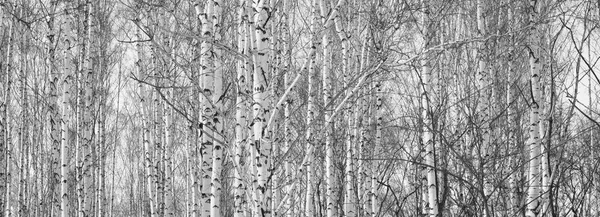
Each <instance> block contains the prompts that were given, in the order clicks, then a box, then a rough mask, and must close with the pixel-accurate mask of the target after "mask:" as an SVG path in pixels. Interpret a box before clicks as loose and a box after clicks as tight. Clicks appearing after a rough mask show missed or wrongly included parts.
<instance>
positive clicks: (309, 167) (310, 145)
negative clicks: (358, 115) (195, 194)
mask: <svg viewBox="0 0 600 217" xmlns="http://www.w3.org/2000/svg"><path fill="white" fill-rule="evenodd" d="M317 7H318V0H312V8H311V9H310V10H311V11H312V20H311V23H310V32H311V33H312V34H313V35H312V38H311V42H310V43H311V47H310V49H311V50H312V51H311V53H313V54H316V50H317V46H318V42H316V40H317V36H316V24H317V19H318V15H317ZM309 61H310V63H309V66H308V108H307V115H306V150H307V155H308V156H307V158H306V166H305V167H306V176H307V177H306V203H305V207H304V215H305V216H315V211H314V204H313V199H314V188H315V183H314V176H315V172H314V168H313V153H312V152H310V151H308V150H311V149H314V145H315V144H314V138H313V137H314V136H313V128H314V123H313V121H314V117H315V116H316V115H315V113H316V111H315V109H316V108H315V107H316V106H315V100H316V95H317V90H316V85H315V84H314V83H315V82H316V80H317V72H316V69H315V67H316V57H315V55H312V56H309Z"/></svg>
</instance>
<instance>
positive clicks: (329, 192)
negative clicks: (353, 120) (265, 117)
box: [319, 0, 337, 217]
mask: <svg viewBox="0 0 600 217" xmlns="http://www.w3.org/2000/svg"><path fill="white" fill-rule="evenodd" d="M327 4H328V3H324V2H323V0H319V5H320V7H321V10H320V12H321V22H323V24H325V22H326V21H327V17H326V16H327V14H328V12H329V7H328V6H327ZM329 31H330V30H329V28H324V32H323V36H322V42H321V43H322V45H323V65H322V68H321V73H322V78H323V79H322V81H323V84H322V85H323V105H328V104H329V103H331V102H332V96H331V92H332V88H333V84H332V82H333V80H332V75H331V74H332V72H331V69H330V68H331V58H332V57H331V47H330V46H331V45H330V42H329V40H330V39H329ZM324 116H325V180H326V191H325V192H324V193H325V198H326V202H325V203H326V204H325V207H326V210H327V216H328V217H333V216H335V215H336V213H337V211H336V207H335V204H334V194H335V191H334V190H335V189H337V186H335V183H336V182H335V180H334V179H335V176H334V171H333V169H334V168H333V147H332V142H333V119H331V118H330V116H331V110H325V111H324Z"/></svg>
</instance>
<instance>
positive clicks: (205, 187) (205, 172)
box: [199, 1, 215, 216]
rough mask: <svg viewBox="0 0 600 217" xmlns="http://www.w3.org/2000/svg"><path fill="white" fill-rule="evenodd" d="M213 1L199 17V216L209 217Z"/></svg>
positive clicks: (211, 168) (211, 140) (211, 153)
mask: <svg viewBox="0 0 600 217" xmlns="http://www.w3.org/2000/svg"><path fill="white" fill-rule="evenodd" d="M213 6H214V2H213V1H208V2H206V5H205V8H204V11H203V13H202V14H200V15H199V17H200V20H201V23H202V37H204V41H203V42H202V44H201V48H200V67H201V71H200V77H201V78H202V79H201V81H199V84H201V87H202V88H201V89H202V91H201V96H200V100H201V101H200V103H201V106H202V114H201V117H202V147H201V150H202V170H201V171H202V187H201V195H202V196H201V204H200V216H210V210H211V208H210V204H211V186H210V185H211V182H212V180H211V175H212V170H213V167H212V163H213V136H214V133H213V130H214V129H215V128H214V122H213V115H214V109H215V108H214V107H213V104H212V96H213V91H214V89H213V80H214V64H213V58H212V57H213V51H212V47H213V46H212V44H211V43H210V42H208V41H207V40H211V39H213V25H212V21H213V20H212V17H211V16H212V14H213Z"/></svg>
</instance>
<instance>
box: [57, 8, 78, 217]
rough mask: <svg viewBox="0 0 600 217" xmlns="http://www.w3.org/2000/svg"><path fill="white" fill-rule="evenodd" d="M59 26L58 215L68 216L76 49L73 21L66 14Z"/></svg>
mask: <svg viewBox="0 0 600 217" xmlns="http://www.w3.org/2000/svg"><path fill="white" fill-rule="evenodd" d="M67 7H69V6H68V5H63V7H61V9H64V10H65V12H66V13H67V14H68V13H69V11H68V9H66V8H67ZM63 19H64V20H63V21H62V25H61V27H64V28H65V29H63V30H62V35H61V42H62V46H63V47H61V48H62V51H63V55H62V58H63V59H62V66H63V67H62V73H63V78H62V82H63V83H62V108H61V110H62V111H61V112H62V126H61V145H60V161H61V170H60V179H61V184H60V195H61V206H60V216H61V217H67V216H69V210H68V208H69V207H68V202H69V196H68V185H67V178H68V172H69V168H68V164H69V161H68V159H67V154H68V153H67V152H68V150H69V148H71V147H70V146H71V144H70V135H69V126H71V108H70V107H71V106H70V102H69V101H70V99H71V82H72V74H73V72H74V71H75V66H74V65H73V58H75V55H74V54H73V51H74V50H75V49H76V41H75V37H74V33H73V30H72V28H73V26H74V25H73V21H72V20H70V19H71V17H70V16H67V17H65V18H63Z"/></svg>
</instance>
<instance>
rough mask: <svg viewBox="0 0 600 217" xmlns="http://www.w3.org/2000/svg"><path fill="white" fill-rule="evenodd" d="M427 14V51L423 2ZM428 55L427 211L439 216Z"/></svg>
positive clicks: (423, 79) (425, 124)
mask: <svg viewBox="0 0 600 217" xmlns="http://www.w3.org/2000/svg"><path fill="white" fill-rule="evenodd" d="M423 7H424V8H425V14H423V17H422V19H423V26H424V27H423V42H424V43H425V44H424V47H425V49H427V48H428V47H429V46H430V43H431V38H432V37H431V35H430V34H431V33H430V31H429V5H428V3H426V2H423ZM428 58H429V56H428V55H427V54H425V55H424V57H423V60H422V61H421V64H422V65H421V67H422V68H421V82H422V84H421V88H422V89H421V94H422V95H421V103H422V105H421V106H422V114H421V115H422V117H421V118H422V119H423V145H425V164H426V165H427V169H426V170H427V192H428V194H427V203H426V206H425V208H426V210H427V212H426V213H427V215H428V216H434V217H435V216H437V215H438V213H439V211H438V204H437V181H436V170H435V166H436V165H435V142H434V141H433V122H432V116H433V114H431V110H430V106H429V103H430V100H431V96H430V90H431V87H430V86H431V81H430V79H431V68H430V67H431V63H430V62H429V61H430V60H429V59H428Z"/></svg>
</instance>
